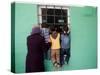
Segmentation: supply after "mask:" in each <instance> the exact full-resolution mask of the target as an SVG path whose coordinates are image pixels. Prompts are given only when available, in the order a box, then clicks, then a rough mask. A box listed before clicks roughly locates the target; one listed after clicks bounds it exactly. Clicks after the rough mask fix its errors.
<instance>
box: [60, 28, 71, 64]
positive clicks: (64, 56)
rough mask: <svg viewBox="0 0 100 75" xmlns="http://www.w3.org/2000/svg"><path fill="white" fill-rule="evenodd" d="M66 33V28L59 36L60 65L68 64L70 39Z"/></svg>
mask: <svg viewBox="0 0 100 75" xmlns="http://www.w3.org/2000/svg"><path fill="white" fill-rule="evenodd" d="M67 32H68V27H66V28H65V29H64V31H63V34H61V48H62V49H61V64H64V63H65V62H67V64H68V62H69V58H70V37H69V34H68V33H67Z"/></svg>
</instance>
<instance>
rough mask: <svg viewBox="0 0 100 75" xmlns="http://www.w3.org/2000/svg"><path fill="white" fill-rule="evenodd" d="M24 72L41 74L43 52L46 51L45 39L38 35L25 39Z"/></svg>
mask: <svg viewBox="0 0 100 75" xmlns="http://www.w3.org/2000/svg"><path fill="white" fill-rule="evenodd" d="M27 48H28V52H27V57H26V72H43V71H45V69H44V55H43V53H44V51H46V50H48V48H47V46H46V44H45V39H44V38H43V37H42V36H41V35H40V34H38V33H36V34H32V35H30V36H28V38H27Z"/></svg>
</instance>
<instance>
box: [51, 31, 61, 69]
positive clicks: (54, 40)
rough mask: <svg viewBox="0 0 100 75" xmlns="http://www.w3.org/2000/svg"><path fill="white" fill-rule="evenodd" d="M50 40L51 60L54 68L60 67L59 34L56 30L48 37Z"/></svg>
mask: <svg viewBox="0 0 100 75" xmlns="http://www.w3.org/2000/svg"><path fill="white" fill-rule="evenodd" d="M50 40H51V59H52V62H53V65H54V66H55V67H58V68H59V67H60V33H58V32H57V31H56V30H54V31H52V33H51V35H50Z"/></svg>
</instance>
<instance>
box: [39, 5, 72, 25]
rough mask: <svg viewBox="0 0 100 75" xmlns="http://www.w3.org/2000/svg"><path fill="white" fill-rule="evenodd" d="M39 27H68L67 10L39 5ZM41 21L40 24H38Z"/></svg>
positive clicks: (60, 7) (61, 7)
mask: <svg viewBox="0 0 100 75" xmlns="http://www.w3.org/2000/svg"><path fill="white" fill-rule="evenodd" d="M38 15H39V19H40V18H41V19H42V20H39V25H41V24H43V23H45V24H46V25H48V26H52V25H55V26H64V25H69V24H70V23H69V8H68V7H66V8H65V7H63V6H53V5H51V6H50V5H39V14H38ZM40 21H42V22H40Z"/></svg>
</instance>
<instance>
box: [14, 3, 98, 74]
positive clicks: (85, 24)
mask: <svg viewBox="0 0 100 75" xmlns="http://www.w3.org/2000/svg"><path fill="white" fill-rule="evenodd" d="M96 16H97V14H96V8H93V7H89V6H88V7H70V20H71V58H70V63H69V65H64V67H63V68H62V69H60V70H73V69H88V68H96V67H97V17H96ZM37 24H38V17H37V5H33V4H23V3H16V4H15V72H17V73H21V72H25V60H26V54H27V46H26V38H27V36H28V35H29V34H30V32H31V29H32V27H33V26H34V25H37ZM45 67H46V70H47V71H52V70H54V69H53V66H52V64H51V61H47V60H45Z"/></svg>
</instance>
